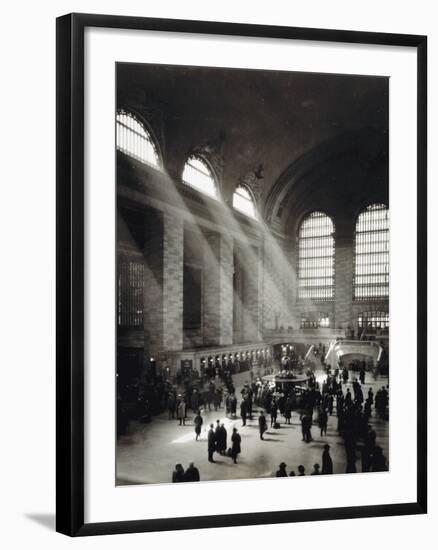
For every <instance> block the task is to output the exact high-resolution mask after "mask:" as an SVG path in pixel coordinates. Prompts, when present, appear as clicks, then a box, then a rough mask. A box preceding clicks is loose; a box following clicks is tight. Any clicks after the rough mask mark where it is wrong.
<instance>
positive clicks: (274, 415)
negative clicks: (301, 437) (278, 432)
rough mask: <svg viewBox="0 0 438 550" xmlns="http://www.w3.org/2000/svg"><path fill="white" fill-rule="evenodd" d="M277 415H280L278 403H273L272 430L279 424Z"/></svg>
mask: <svg viewBox="0 0 438 550" xmlns="http://www.w3.org/2000/svg"><path fill="white" fill-rule="evenodd" d="M277 414H278V408H277V402H276V401H272V403H271V428H272V426H274V427H275V424H276V423H277Z"/></svg>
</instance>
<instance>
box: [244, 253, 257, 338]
mask: <svg viewBox="0 0 438 550" xmlns="http://www.w3.org/2000/svg"><path fill="white" fill-rule="evenodd" d="M243 256H244V260H243V266H244V286H243V310H244V318H243V340H244V342H257V341H258V340H260V307H259V306H260V299H261V296H260V294H259V290H260V288H259V277H260V259H259V249H258V248H256V247H252V246H249V247H248V248H247V249H245V250H244V252H243Z"/></svg>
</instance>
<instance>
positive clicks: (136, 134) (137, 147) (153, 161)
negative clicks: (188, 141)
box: [116, 111, 161, 168]
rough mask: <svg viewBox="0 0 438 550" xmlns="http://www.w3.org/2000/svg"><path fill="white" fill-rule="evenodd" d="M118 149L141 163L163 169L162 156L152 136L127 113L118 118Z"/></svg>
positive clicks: (118, 115) (124, 112)
mask: <svg viewBox="0 0 438 550" xmlns="http://www.w3.org/2000/svg"><path fill="white" fill-rule="evenodd" d="M116 136H117V137H116V140H117V149H118V150H119V151H122V153H125V155H128V156H130V157H132V158H134V159H136V160H138V161H139V162H142V163H144V164H148V165H149V166H153V167H154V168H161V161H160V156H159V154H158V150H157V146H156V145H155V142H154V140H153V139H152V136H151V134H150V133H149V132H148V131H147V130H146V128H145V127H144V126H143V124H141V123H140V122H139V121H138V120H137V118H136V117H135V116H134V115H132V114H131V113H128V112H126V111H118V112H117V116H116Z"/></svg>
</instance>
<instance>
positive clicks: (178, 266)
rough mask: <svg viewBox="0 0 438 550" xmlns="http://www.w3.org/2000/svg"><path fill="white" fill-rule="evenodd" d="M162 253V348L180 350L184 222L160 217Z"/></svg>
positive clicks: (181, 342)
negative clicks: (161, 221) (162, 220)
mask: <svg viewBox="0 0 438 550" xmlns="http://www.w3.org/2000/svg"><path fill="white" fill-rule="evenodd" d="M163 218H164V250H163V313H164V330H163V348H164V351H175V350H176V351H178V350H182V349H183V262H184V222H183V219H182V218H178V217H176V216H175V215H174V214H172V215H170V214H168V213H164V216H163Z"/></svg>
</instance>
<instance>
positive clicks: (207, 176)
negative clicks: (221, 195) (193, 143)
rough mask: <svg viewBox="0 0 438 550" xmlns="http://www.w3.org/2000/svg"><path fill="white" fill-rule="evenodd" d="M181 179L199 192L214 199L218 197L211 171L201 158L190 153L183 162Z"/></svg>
mask: <svg viewBox="0 0 438 550" xmlns="http://www.w3.org/2000/svg"><path fill="white" fill-rule="evenodd" d="M182 179H183V182H184V183H186V184H187V185H190V186H191V187H193V188H194V189H197V190H198V191H201V193H204V194H205V195H208V196H210V197H214V198H215V199H216V198H218V192H217V186H216V181H215V179H214V175H213V171H212V170H211V168H210V167H209V166H208V164H207V162H206V161H205V160H204V159H203V158H201V157H199V156H197V155H191V156H190V157H189V158H188V159H187V162H186V163H185V166H184V171H183V175H182Z"/></svg>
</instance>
